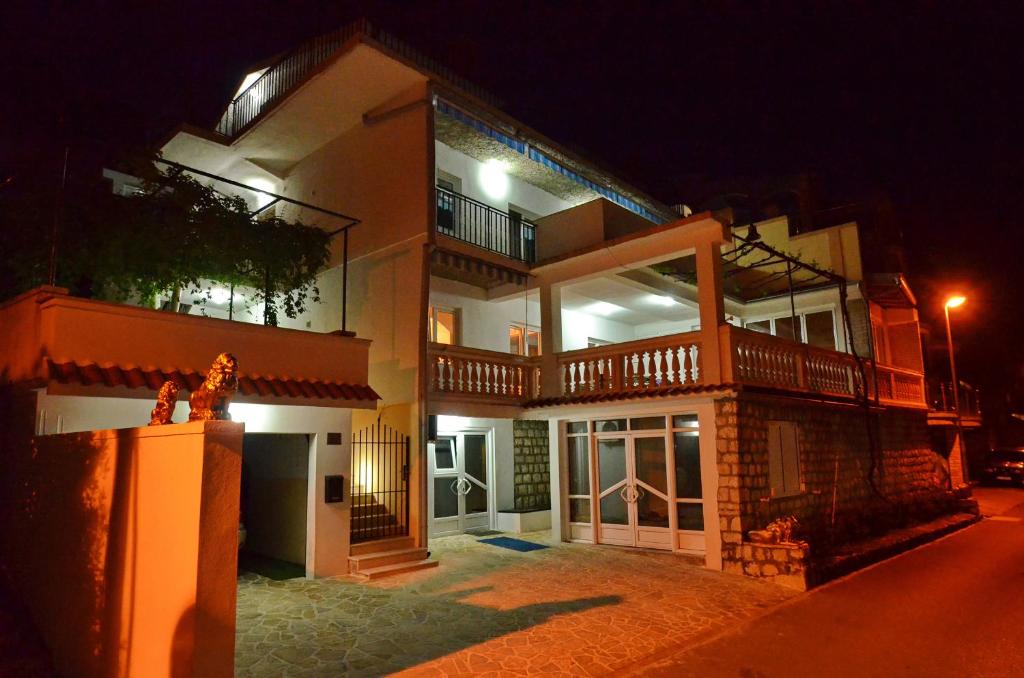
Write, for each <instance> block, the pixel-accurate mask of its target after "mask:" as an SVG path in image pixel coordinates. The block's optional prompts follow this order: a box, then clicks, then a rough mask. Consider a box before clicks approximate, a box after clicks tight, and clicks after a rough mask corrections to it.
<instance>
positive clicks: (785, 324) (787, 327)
mask: <svg viewBox="0 0 1024 678" xmlns="http://www.w3.org/2000/svg"><path fill="white" fill-rule="evenodd" d="M775 336H777V337H782V338H784V339H795V340H796V341H801V340H802V339H803V332H801V331H800V318H799V316H798V317H797V319H796V333H795V334H794V333H793V318H792V316H788V315H787V316H784V317H782V318H776V319H775Z"/></svg>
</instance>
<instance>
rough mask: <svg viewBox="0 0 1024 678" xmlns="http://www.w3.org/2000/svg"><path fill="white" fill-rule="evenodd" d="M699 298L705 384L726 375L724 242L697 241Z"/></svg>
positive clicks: (702, 365)
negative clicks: (724, 343)
mask: <svg viewBox="0 0 1024 678" xmlns="http://www.w3.org/2000/svg"><path fill="white" fill-rule="evenodd" d="M696 249H697V251H696V257H697V302H698V303H699V304H700V329H701V335H702V336H701V363H700V367H701V373H702V374H703V379H704V383H705V384H715V383H719V382H721V379H722V363H723V361H722V353H723V352H726V351H728V350H729V346H728V345H724V346H723V345H721V341H720V336H721V335H720V334H719V331H718V328H719V326H720V325H723V324H725V297H724V296H723V292H722V289H723V285H722V251H721V243H720V242H714V241H712V242H702V243H699V244H698V245H697V248H696Z"/></svg>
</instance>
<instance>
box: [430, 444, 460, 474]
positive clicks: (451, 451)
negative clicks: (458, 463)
mask: <svg viewBox="0 0 1024 678" xmlns="http://www.w3.org/2000/svg"><path fill="white" fill-rule="evenodd" d="M434 468H435V469H437V470H439V471H444V470H451V469H454V468H455V440H454V439H453V438H438V439H437V442H436V443H434Z"/></svg>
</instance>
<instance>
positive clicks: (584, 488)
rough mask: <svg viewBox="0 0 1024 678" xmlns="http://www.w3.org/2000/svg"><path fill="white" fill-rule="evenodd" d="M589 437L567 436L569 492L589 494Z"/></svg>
mask: <svg viewBox="0 0 1024 678" xmlns="http://www.w3.org/2000/svg"><path fill="white" fill-rule="evenodd" d="M589 441H590V439H589V438H586V437H584V436H578V437H573V438H569V494H590V450H589V449H588V447H589V445H588V444H587V443H588V442H589Z"/></svg>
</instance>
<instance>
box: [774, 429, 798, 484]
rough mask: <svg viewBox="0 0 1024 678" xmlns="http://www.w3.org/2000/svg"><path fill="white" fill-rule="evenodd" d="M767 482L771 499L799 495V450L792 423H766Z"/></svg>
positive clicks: (795, 431)
mask: <svg viewBox="0 0 1024 678" xmlns="http://www.w3.org/2000/svg"><path fill="white" fill-rule="evenodd" d="M768 481H769V485H770V487H771V491H772V496H773V497H786V496H789V495H793V494H799V493H800V489H801V488H800V448H799V445H798V441H797V428H796V424H795V423H794V422H791V421H769V422H768Z"/></svg>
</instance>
